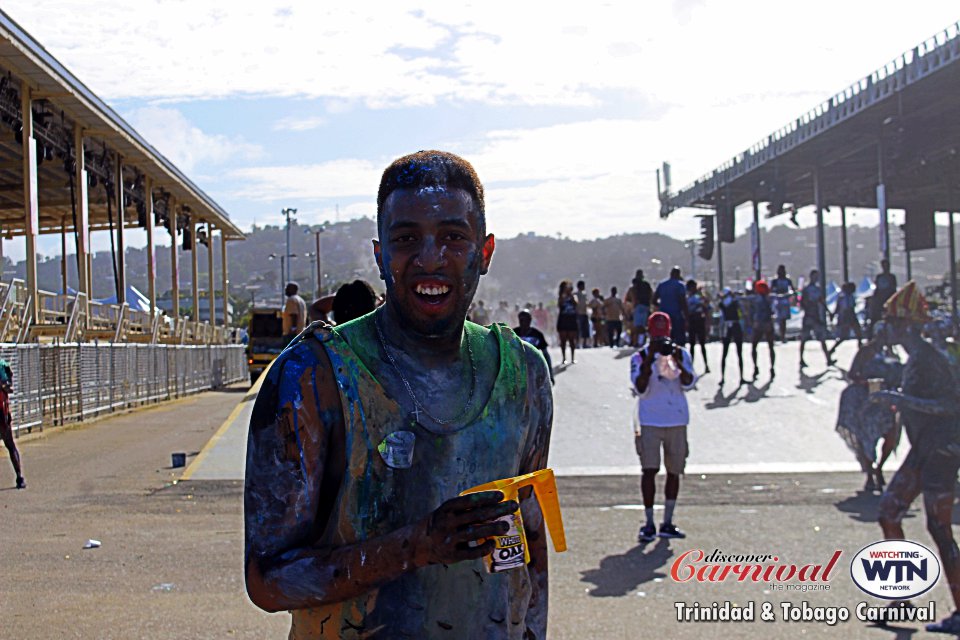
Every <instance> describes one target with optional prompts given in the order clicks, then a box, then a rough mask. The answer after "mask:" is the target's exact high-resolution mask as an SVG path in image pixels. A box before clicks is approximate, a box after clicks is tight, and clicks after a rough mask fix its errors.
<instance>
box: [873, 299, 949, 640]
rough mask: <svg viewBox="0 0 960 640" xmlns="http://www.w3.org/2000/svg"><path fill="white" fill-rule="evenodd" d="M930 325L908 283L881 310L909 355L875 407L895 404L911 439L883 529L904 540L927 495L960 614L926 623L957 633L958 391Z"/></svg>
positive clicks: (887, 498) (884, 503) (883, 513)
mask: <svg viewBox="0 0 960 640" xmlns="http://www.w3.org/2000/svg"><path fill="white" fill-rule="evenodd" d="M928 320H929V314H928V313H927V304H926V300H924V298H923V296H922V295H921V294H920V292H919V290H918V287H917V285H916V283H915V282H908V283H907V284H906V285H904V287H903V288H902V289H900V290H899V291H897V292H896V293H895V294H894V295H893V296H891V297H890V298H889V299H888V300H887V302H886V304H885V305H884V323H885V325H886V329H887V330H888V331H889V334H888V336H887V339H888V340H889V341H891V342H894V343H898V344H900V345H901V346H903V348H904V349H905V350H906V352H907V354H908V356H909V357H908V358H907V362H906V365H905V366H904V369H903V376H902V382H901V386H900V391H877V392H875V393H872V394H870V401H871V402H875V403H877V404H879V405H880V406H883V407H888V408H892V407H893V406H896V408H897V410H898V411H899V412H900V418H901V420H902V422H903V428H904V430H905V431H906V432H907V439H908V440H909V441H910V452H909V453H908V454H907V457H906V458H905V459H904V460H903V462H902V463H901V465H900V468H899V469H898V470H897V472H896V474H894V476H893V479H891V480H890V484H889V485H887V489H886V491H884V493H883V497H881V498H880V507H879V513H880V518H879V520H880V527H881V529H883V536H884V538H886V539H888V540H892V539H897V540H902V539H904V537H905V536H904V531H903V525H902V524H901V523H902V521H903V517H904V516H905V515H906V514H907V511H908V510H909V509H910V505H911V504H912V503H913V501H914V500H915V499H916V498H917V496H918V495H920V494H923V508H924V511H926V514H927V530H928V531H929V532H930V536H931V537H932V538H933V541H934V542H935V543H936V545H937V551H938V552H939V554H940V559H941V561H942V562H943V573H944V575H945V576H946V578H947V585H948V587H949V589H950V595H951V596H952V597H953V603H954V606H955V607H956V609H957V610H956V611H954V613H953V614H952V615H951V616H949V617H948V618H946V619H945V620H943V621H941V622H938V623H934V624H930V625H927V630H928V631H939V632H943V633H954V634H960V551H958V549H957V542H956V540H955V539H954V537H953V530H952V528H951V524H952V516H953V501H954V493H955V487H956V483H957V471H958V470H960V390H958V387H957V380H956V379H955V378H954V375H953V372H952V371H951V368H950V363H949V362H948V360H947V359H946V357H945V356H944V355H943V354H941V353H940V351H938V350H937V348H936V347H934V346H933V345H932V344H930V343H929V342H927V341H926V340H925V339H924V338H923V335H922V333H921V331H922V328H923V324H924V323H925V322H927V321H928Z"/></svg>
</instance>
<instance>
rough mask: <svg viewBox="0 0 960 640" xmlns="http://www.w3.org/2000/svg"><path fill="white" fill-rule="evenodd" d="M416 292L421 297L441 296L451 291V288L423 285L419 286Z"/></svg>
mask: <svg viewBox="0 0 960 640" xmlns="http://www.w3.org/2000/svg"><path fill="white" fill-rule="evenodd" d="M416 291H417V293H419V294H420V295H424V296H440V295H443V294H445V293H447V292H448V291H450V287H448V286H446V285H441V286H439V287H425V286H423V285H422V284H418V285H417V289H416Z"/></svg>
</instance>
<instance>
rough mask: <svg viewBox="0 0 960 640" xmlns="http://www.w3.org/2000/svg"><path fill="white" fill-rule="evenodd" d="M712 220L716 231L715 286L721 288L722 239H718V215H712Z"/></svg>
mask: <svg viewBox="0 0 960 640" xmlns="http://www.w3.org/2000/svg"><path fill="white" fill-rule="evenodd" d="M713 221H714V225H715V231H716V233H717V287H719V288H720V289H723V240H721V239H720V216H718V215H714V216H713Z"/></svg>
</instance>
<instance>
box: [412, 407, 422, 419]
mask: <svg viewBox="0 0 960 640" xmlns="http://www.w3.org/2000/svg"><path fill="white" fill-rule="evenodd" d="M411 413H412V414H413V420H414V421H415V422H417V423H419V422H420V407H418V406H417V405H413V411H411Z"/></svg>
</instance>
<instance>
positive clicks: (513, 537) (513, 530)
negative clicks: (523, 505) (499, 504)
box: [489, 511, 527, 573]
mask: <svg viewBox="0 0 960 640" xmlns="http://www.w3.org/2000/svg"><path fill="white" fill-rule="evenodd" d="M499 520H501V521H503V522H506V523H507V524H509V525H510V530H509V531H507V532H506V533H505V534H503V535H502V536H496V537H495V538H494V539H493V540H494V548H493V553H491V554H490V563H489V569H490V572H491V573H497V572H500V571H508V570H510V569H516V568H518V567H522V566H523V565H524V557H525V555H526V547H527V541H526V537H525V536H524V533H523V519H522V518H521V517H520V512H519V511H517V512H515V513H511V514H508V515H505V516H503V517H501V518H499Z"/></svg>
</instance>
